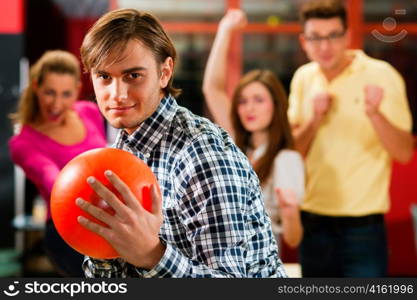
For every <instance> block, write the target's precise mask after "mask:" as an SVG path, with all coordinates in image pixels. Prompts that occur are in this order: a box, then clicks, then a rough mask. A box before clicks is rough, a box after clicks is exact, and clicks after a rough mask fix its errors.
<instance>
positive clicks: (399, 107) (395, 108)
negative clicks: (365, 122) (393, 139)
mask: <svg viewBox="0 0 417 300" xmlns="http://www.w3.org/2000/svg"><path fill="white" fill-rule="evenodd" d="M387 69H388V70H385V71H384V72H383V73H385V76H386V78H387V79H388V81H387V82H386V84H384V85H383V88H384V98H383V100H382V103H381V111H382V112H383V114H384V115H385V116H386V118H387V119H388V120H389V121H390V122H391V123H392V124H393V125H395V126H396V127H398V128H400V129H402V130H405V131H408V132H411V127H412V118H411V113H410V109H409V107H408V100H407V92H406V87H405V83H404V79H403V78H402V77H401V75H400V74H399V73H398V71H397V70H395V69H394V68H393V67H392V66H391V65H389V64H387ZM376 84H377V85H381V83H379V84H378V83H376Z"/></svg>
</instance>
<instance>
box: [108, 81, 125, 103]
mask: <svg viewBox="0 0 417 300" xmlns="http://www.w3.org/2000/svg"><path fill="white" fill-rule="evenodd" d="M111 97H112V99H113V100H115V101H123V100H126V99H127V84H126V83H124V82H123V81H122V80H115V81H114V83H113V84H112V85H111Z"/></svg>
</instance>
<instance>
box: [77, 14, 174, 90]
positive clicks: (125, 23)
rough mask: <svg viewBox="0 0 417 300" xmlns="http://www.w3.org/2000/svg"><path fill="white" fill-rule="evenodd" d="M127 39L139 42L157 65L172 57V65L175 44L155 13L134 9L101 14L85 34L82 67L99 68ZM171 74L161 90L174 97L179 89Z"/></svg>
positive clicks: (88, 70) (120, 48) (89, 69)
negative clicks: (175, 86)
mask: <svg viewBox="0 0 417 300" xmlns="http://www.w3.org/2000/svg"><path fill="white" fill-rule="evenodd" d="M130 40H138V41H140V42H142V43H143V44H144V45H145V46H146V47H147V48H148V49H150V50H151V51H152V53H153V54H154V56H155V59H156V62H157V63H158V64H162V63H163V62H164V61H165V60H166V58H167V57H171V58H172V60H173V62H174V65H175V61H176V56H177V54H176V50H175V47H174V45H173V43H172V41H171V39H170V38H169V36H168V35H167V34H166V32H165V31H164V29H163V28H162V25H161V23H160V22H159V21H158V19H157V18H156V17H155V16H153V15H151V14H150V13H147V12H142V11H139V10H136V9H118V10H113V11H111V12H108V13H106V14H105V15H103V16H102V17H101V18H100V19H99V20H98V21H97V22H96V23H95V24H94V25H93V27H92V28H91V29H90V30H89V31H88V33H87V35H86V36H85V38H84V41H83V43H82V45H81V50H80V52H81V60H82V62H83V65H84V69H85V70H86V71H87V72H90V71H91V69H92V68H97V67H100V66H101V65H102V64H103V63H104V61H105V60H106V59H107V58H109V56H110V55H111V54H112V53H113V52H116V53H122V52H123V51H124V50H125V48H126V45H127V43H128V42H129V41H130ZM173 76H174V74H172V76H171V79H170V80H169V82H168V85H167V86H166V87H165V88H164V92H165V94H169V93H170V94H172V95H173V96H174V97H176V96H178V95H179V94H180V93H181V90H179V89H176V88H174V87H173V84H172V82H173Z"/></svg>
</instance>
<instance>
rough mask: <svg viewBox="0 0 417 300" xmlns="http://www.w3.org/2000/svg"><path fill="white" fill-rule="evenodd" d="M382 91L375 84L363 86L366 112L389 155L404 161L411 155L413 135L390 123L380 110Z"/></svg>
mask: <svg viewBox="0 0 417 300" xmlns="http://www.w3.org/2000/svg"><path fill="white" fill-rule="evenodd" d="M383 93H384V91H383V89H382V88H381V87H378V86H375V85H368V86H366V87H365V110H366V114H367V115H368V117H369V120H370V121H371V123H372V125H373V127H374V129H375V131H376V134H377V135H378V138H379V140H380V141H381V143H382V145H383V146H384V148H385V149H386V150H387V152H388V153H389V154H390V156H391V157H392V158H393V159H395V160H397V161H399V162H401V163H406V162H408V161H409V160H410V159H411V157H412V155H413V137H412V135H411V134H410V133H409V132H407V131H405V130H402V129H400V128H397V127H396V126H394V125H393V124H391V122H390V121H388V120H387V118H386V117H385V116H384V115H383V114H382V113H381V112H380V110H379V106H380V104H381V101H382V98H383Z"/></svg>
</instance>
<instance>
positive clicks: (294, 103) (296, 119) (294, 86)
mask: <svg viewBox="0 0 417 300" xmlns="http://www.w3.org/2000/svg"><path fill="white" fill-rule="evenodd" d="M302 99H303V90H302V79H301V72H300V70H297V71H296V72H295V73H294V76H293V78H292V80H291V84H290V94H289V96H288V102H289V107H288V120H289V122H290V123H291V125H296V124H300V123H301V121H302V120H301V103H302Z"/></svg>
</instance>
